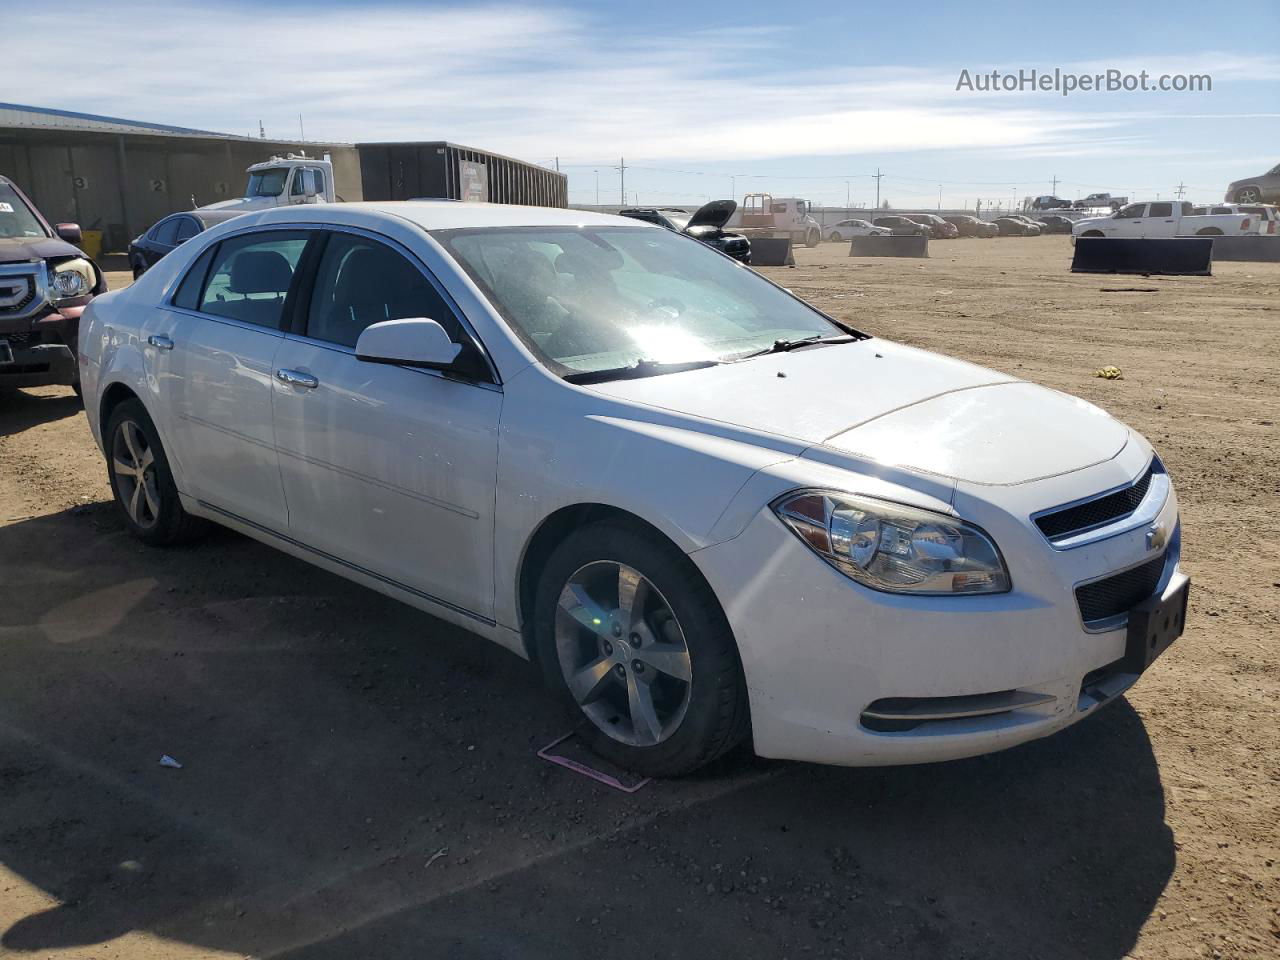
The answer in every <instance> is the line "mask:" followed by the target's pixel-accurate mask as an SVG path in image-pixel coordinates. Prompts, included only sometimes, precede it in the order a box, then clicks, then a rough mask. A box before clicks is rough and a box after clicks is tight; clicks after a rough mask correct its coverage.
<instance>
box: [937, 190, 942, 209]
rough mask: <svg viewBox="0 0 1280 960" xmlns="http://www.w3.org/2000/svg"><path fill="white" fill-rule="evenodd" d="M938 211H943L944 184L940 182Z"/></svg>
mask: <svg viewBox="0 0 1280 960" xmlns="http://www.w3.org/2000/svg"><path fill="white" fill-rule="evenodd" d="M938 212H939V213H941V212H942V184H938Z"/></svg>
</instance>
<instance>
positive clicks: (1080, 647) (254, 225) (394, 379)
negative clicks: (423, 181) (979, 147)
mask: <svg viewBox="0 0 1280 960" xmlns="http://www.w3.org/2000/svg"><path fill="white" fill-rule="evenodd" d="M80 362H81V365H82V366H81V378H82V381H83V384H84V395H85V408H86V411H87V413H88V419H89V424H90V427H91V428H92V430H93V434H94V436H95V438H96V439H97V440H98V442H99V444H100V446H101V448H102V450H103V452H104V454H105V456H106V462H107V468H108V473H109V476H110V481H111V486H112V489H113V491H114V493H115V497H116V500H117V502H118V503H119V507H120V510H121V513H122V515H123V518H124V522H125V523H126V524H127V526H128V527H129V529H130V530H131V531H132V532H133V533H134V534H136V535H137V536H138V537H139V538H140V539H141V540H143V541H144V542H146V543H149V544H154V545H157V546H164V545H168V544H173V543H177V542H179V541H183V540H187V539H190V538H191V537H192V536H193V535H195V534H196V533H198V532H199V530H200V529H201V528H202V527H203V526H205V525H206V524H207V523H208V522H209V521H213V522H216V523H219V524H223V525H225V526H228V527H231V528H232V529H235V530H238V531H240V532H242V533H244V534H247V535H248V536H250V537H255V538H257V539H259V540H261V541H263V542H264V543H268V544H270V545H272V546H274V547H277V548H279V549H280V550H283V551H285V552H286V553H290V554H293V555H294V556H296V557H300V558H302V559H304V560H307V561H309V562H311V563H313V564H315V565H317V566H319V567H322V568H324V569H326V570H330V571H332V572H334V573H337V574H339V575H341V576H344V577H348V578H350V579H352V580H355V581H357V582H358V583H362V584H365V585H367V586H369V587H372V588H373V589H375V590H379V591H381V592H383V593H385V594H387V595H388V596H391V597H395V598H397V599H399V600H402V601H404V602H406V603H409V604H411V605H413V606H416V607H420V608H421V609H423V610H426V611H429V612H430V613H432V614H435V615H436V616H438V617H440V618H442V619H444V620H448V621H451V622H453V623H456V624H459V625H461V626H464V627H467V628H469V629H471V630H473V631H474V632H476V633H477V634H480V635H481V636H483V637H486V638H488V639H490V640H493V641H496V642H497V643H500V644H502V645H503V646H505V647H508V648H510V649H511V650H513V651H515V652H516V653H518V654H520V655H521V656H525V657H529V658H531V659H533V660H535V661H536V662H538V663H539V664H540V665H541V667H542V670H543V671H544V673H545V675H546V677H547V680H548V681H549V683H550V684H551V686H552V687H553V688H554V689H555V691H556V692H557V693H558V695H560V696H561V697H563V699H564V700H565V702H566V704H568V705H569V706H570V708H571V709H572V710H573V711H574V712H575V714H576V716H577V717H578V718H579V719H580V720H581V721H582V722H581V724H580V727H581V729H582V731H583V732H584V735H585V736H586V737H587V738H588V739H589V740H590V742H591V745H592V746H593V748H594V749H595V750H597V751H598V752H599V753H600V754H602V755H604V756H606V757H607V758H609V759H611V760H613V761H615V762H617V763H620V764H622V765H624V766H626V767H629V768H631V769H634V770H636V771H639V772H643V773H648V774H654V775H674V774H680V773H684V772H687V771H690V770H693V769H694V768H696V767H698V766H700V765H702V764H705V763H707V762H708V761H710V760H712V759H714V758H716V757H717V756H720V755H722V754H724V753H725V752H726V751H728V750H729V749H730V748H732V747H733V746H734V745H735V744H738V743H740V742H743V741H746V740H748V739H749V740H750V743H751V744H752V746H753V747H754V749H755V751H756V752H757V753H758V754H761V755H763V756H767V757H785V758H795V759H803V760H814V761H820V762H824V763H841V764H890V763H914V762H920V761H931V760H944V759H948V758H954V757H962V756H967V755H972V754H978V753H984V752H987V751H991V750H997V749H1001V748H1004V747H1009V746H1012V745H1014V744H1017V743H1021V742H1023V741H1027V740H1031V739H1033V738H1036V737H1042V736H1044V735H1046V734H1049V733H1053V732H1054V731H1057V730H1060V729H1062V728H1063V727H1066V726H1067V725H1069V724H1071V723H1073V722H1075V721H1076V720H1079V719H1080V718H1081V717H1083V716H1084V715H1085V714H1087V713H1089V712H1090V711H1092V710H1093V709H1094V708H1095V707H1097V706H1099V705H1100V704H1103V703H1105V702H1106V701H1108V700H1110V699H1112V698H1114V697H1116V696H1117V695H1118V694H1120V693H1121V692H1122V691H1123V690H1125V689H1126V688H1127V687H1129V686H1130V685H1131V684H1132V683H1133V682H1134V681H1135V680H1136V679H1137V677H1138V675H1139V674H1141V673H1142V672H1143V670H1145V669H1146V668H1147V666H1148V665H1149V664H1150V663H1151V662H1152V661H1153V660H1154V659H1155V658H1156V656H1158V655H1159V654H1160V653H1161V652H1162V651H1163V650H1164V649H1165V648H1166V647H1167V646H1168V645H1169V644H1170V643H1171V642H1172V641H1173V640H1174V639H1175V638H1176V637H1177V636H1178V635H1179V634H1180V633H1181V631H1182V626H1183V619H1184V615H1185V610H1186V597H1187V589H1188V581H1187V578H1186V577H1185V576H1184V575H1183V574H1182V573H1181V571H1180V569H1179V565H1178V561H1179V547H1180V539H1179V525H1178V507H1177V500H1176V497H1175V496H1174V493H1173V489H1172V487H1171V485H1170V482H1169V477H1168V474H1167V473H1166V472H1165V469H1164V467H1163V466H1162V464H1161V462H1160V460H1159V459H1158V458H1157V457H1156V456H1155V454H1154V453H1153V452H1152V449H1151V446H1150V445H1149V444H1148V443H1147V441H1146V440H1145V439H1143V438H1142V437H1141V436H1139V435H1138V434H1137V433H1135V432H1134V431H1132V430H1130V429H1129V428H1128V427H1126V426H1125V425H1124V424H1122V423H1119V422H1117V421H1116V420H1114V419H1112V418H1111V417H1110V416H1108V415H1107V414H1106V413H1104V412H1103V411H1101V410H1099V409H1098V408H1097V407H1094V406H1092V405H1090V404H1088V403H1085V402H1083V401H1081V400H1077V399H1075V398H1072V397H1069V396H1066V395H1064V394H1061V393H1057V392H1055V391H1053V390H1049V389H1046V388H1044V387H1040V386H1037V385H1035V384H1032V383H1027V382H1025V381H1022V380H1018V379H1016V378H1014V377H1010V376H1008V375H1006V374H1002V373H996V372H994V371H991V370H986V369H983V368H982V367H977V366H974V365H972V364H969V363H964V362H961V361H958V360H952V359H948V358H946V357H942V356H937V355H935V354H931V353H926V352H924V351H921V350H916V349H912V348H910V347H906V346H902V345H899V344H896V343H892V342H889V341H885V340H881V339H878V338H875V337H871V336H868V335H866V334H864V333H861V332H859V331H857V330H855V329H853V328H851V327H848V326H846V325H845V324H843V323H840V322H838V321H836V320H833V319H832V318H830V317H827V316H825V315H824V314H822V313H821V312H819V311H818V310H816V309H814V308H813V307H811V306H809V305H808V304H806V303H804V302H803V301H802V300H800V299H798V298H796V297H795V296H793V295H792V294H790V293H789V292H788V291H786V290H784V289H782V288H780V287H778V286H775V285H774V284H773V283H770V282H769V281H768V280H766V279H764V278H762V277H761V276H759V275H758V274H756V273H755V272H753V271H752V270H750V269H749V268H746V267H743V266H741V265H739V264H737V263H735V262H734V261H732V260H730V259H728V258H727V257H725V256H723V255H721V254H719V253H717V252H716V251H714V250H711V249H709V248H708V247H706V246H705V245H703V244H700V243H698V242H697V241H696V240H693V239H690V238H688V237H683V236H679V235H677V234H674V233H672V232H671V231H669V230H663V229H661V228H659V227H653V226H650V225H648V224H644V223H640V222H637V221H635V220H624V219H621V218H617V217H610V216H603V215H596V214H589V213H581V212H578V211H572V210H552V209H539V208H530V207H516V206H501V205H486V204H463V203H449V202H416V203H382V204H367V203H366V204H357V203H350V204H334V205H325V206H320V207H311V206H293V207H287V208H281V209H275V210H270V211H264V212H261V213H250V214H246V215H245V216H242V217H239V218H237V219H235V220H232V221H229V222H227V223H225V224H222V225H221V226H218V227H216V228H214V229H212V230H210V231H208V232H206V233H203V234H201V235H200V236H199V237H197V238H195V239H193V240H191V241H189V242H188V243H186V244H184V245H183V246H182V247H181V248H180V249H179V250H177V251H175V252H174V253H172V254H170V255H169V256H168V257H166V258H165V259H164V260H163V261H161V262H160V263H159V264H158V265H157V266H155V267H153V268H152V269H151V270H149V271H148V272H147V273H146V275H145V276H143V277H142V279H141V280H139V281H138V282H137V283H136V284H134V285H133V286H132V287H129V288H128V289H126V290H122V291H118V292H114V293H110V294H107V295H106V296H103V297H99V298H98V299H97V300H95V301H94V302H93V304H92V305H91V306H90V307H89V309H88V310H87V311H86V313H85V315H84V320H83V321H82V323H81V342H80Z"/></svg>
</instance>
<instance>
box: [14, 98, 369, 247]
mask: <svg viewBox="0 0 1280 960" xmlns="http://www.w3.org/2000/svg"><path fill="white" fill-rule="evenodd" d="M303 150H305V151H306V152H307V154H308V155H310V156H321V155H323V154H325V153H328V154H330V158H331V159H332V161H333V165H334V182H335V183H336V184H338V186H339V189H338V192H339V193H340V194H341V195H342V197H343V199H345V200H360V199H362V197H361V194H360V186H359V185H360V162H359V158H358V156H357V154H356V150H355V148H354V147H353V146H351V145H350V144H326V143H303V142H300V141H286V140H263V139H259V138H257V137H238V136H233V135H230V134H225V133H214V132H212V131H209V130H192V129H189V128H186V127H173V126H167V125H165V124H158V123H140V122H138V121H136V120H121V119H118V118H116V117H101V116H95V115H93V114H87V113H75V112H72V111H69V110H50V109H46V108H43V107H30V106H22V105H20V104H13V103H0V173H3V174H5V176H8V177H10V178H11V179H13V180H15V181H16V182H17V183H18V184H19V185H20V186H21V187H22V189H23V191H24V192H25V193H26V194H27V195H28V196H29V197H31V199H32V200H33V201H35V203H36V206H38V207H39V208H40V210H41V212H42V213H44V215H45V217H46V218H47V219H49V220H50V221H54V222H65V221H70V222H75V223H79V224H80V226H81V228H83V229H85V230H100V231H102V233H103V244H104V247H105V249H107V250H123V249H124V248H125V246H126V245H127V244H128V242H129V241H130V240H131V239H133V237H135V236H137V235H138V234H139V233H141V232H142V231H144V230H146V229H147V228H148V227H150V226H151V224H153V223H155V222H156V221H157V220H159V219H160V218H161V217H164V216H166V215H168V214H170V213H174V212H175V211H178V210H189V209H190V208H191V207H192V205H193V204H192V201H193V199H194V201H195V204H196V205H199V204H205V203H213V202H214V201H216V200H227V199H229V198H231V197H237V196H240V195H241V193H242V191H243V189H244V185H245V182H246V179H247V178H246V175H245V172H244V170H245V167H247V166H249V164H251V163H258V162H260V161H262V160H266V159H269V158H270V157H271V156H272V155H273V154H286V153H290V152H293V153H299V152H302V151H303Z"/></svg>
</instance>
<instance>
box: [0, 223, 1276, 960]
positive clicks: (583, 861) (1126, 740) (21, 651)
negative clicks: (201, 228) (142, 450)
mask: <svg viewBox="0 0 1280 960" xmlns="http://www.w3.org/2000/svg"><path fill="white" fill-rule="evenodd" d="M932 246H933V248H934V250H933V254H934V255H933V258H932V259H929V260H924V261H918V260H883V259H849V258H847V257H846V256H845V248H844V247H843V246H842V245H841V246H837V245H826V244H824V245H823V246H822V247H819V248H817V249H814V250H804V249H802V250H800V251H798V253H797V260H798V261H799V265H798V266H797V267H796V268H795V269H781V268H778V269H769V270H766V271H764V272H766V273H768V274H769V275H771V276H773V277H774V278H775V279H777V280H779V282H781V283H783V284H784V285H786V286H788V287H791V288H792V289H794V290H795V291H796V292H797V293H799V294H801V295H803V296H805V297H807V298H809V299H811V300H812V301H813V302H815V303H816V304H817V305H819V306H820V307H822V308H823V309H825V310H827V311H829V312H831V313H833V314H835V315H837V316H840V317H843V318H845V319H847V320H849V321H851V322H853V323H854V324H855V325H857V326H860V327H862V328H863V329H866V330H868V331H870V332H872V333H874V334H877V335H882V336H885V337H888V338H892V339H896V340H902V341H906V342H908V343H912V344H915V345H918V346H923V347H927V348H931V349H936V350H939V351H943V352H946V353H950V354H955V355H958V356H961V357H964V358H966V359H969V360H974V361H977V362H979V363H983V364H987V365H989V366H992V367H996V368H999V369H1002V370H1007V371H1011V372H1013V373H1016V374H1017V375H1019V376H1023V377H1026V378H1028V379H1031V380H1036V381H1039V382H1042V383H1046V384H1048V385H1051V386H1053V387H1058V388H1061V389H1063V390H1066V391H1069V392H1071V393H1075V394H1079V395H1081V396H1084V397H1086V398H1088V399H1089V400H1092V401H1094V402H1096V403H1098V404H1100V405H1102V406H1103V407H1105V408H1107V409H1108V410H1111V411H1112V412H1114V413H1115V414H1116V415H1117V416H1119V417H1120V418H1122V419H1123V420H1125V421H1127V422H1128V423H1130V424H1132V425H1133V426H1134V427H1136V428H1137V429H1139V430H1142V431H1144V432H1145V433H1146V434H1147V435H1148V436H1149V437H1150V438H1151V439H1152V440H1153V442H1155V443H1156V444H1157V446H1158V447H1159V449H1160V451H1161V453H1162V455H1163V456H1164V457H1165V459H1166V462H1167V464H1168V466H1169V469H1170V471H1171V473H1172V474H1173V476H1174V480H1175V483H1176V484H1177V485H1178V488H1179V492H1180V496H1181V498H1182V503H1183V511H1184V512H1183V518H1184V533H1185V536H1184V556H1185V565H1186V567H1187V568H1188V569H1189V571H1190V573H1191V575H1192V578H1193V581H1194V584H1193V590H1192V601H1191V602H1192V611H1191V617H1190V622H1189V628H1188V632H1187V634H1186V635H1185V636H1184V637H1183V638H1182V639H1181V640H1180V641H1179V642H1178V643H1177V644H1176V645H1175V646H1174V647H1173V649H1172V650H1171V651H1170V652H1169V653H1168V654H1166V655H1165V656H1164V657H1163V658H1162V659H1161V660H1160V661H1159V662H1158V663H1157V664H1156V665H1155V666H1153V667H1152V669H1151V670H1150V671H1149V673H1148V674H1147V676H1146V677H1144V678H1143V680H1142V681H1141V683H1140V684H1139V685H1138V686H1137V687H1136V688H1134V690H1132V691H1131V692H1130V694H1129V696H1128V697H1127V698H1126V700H1122V701H1120V702H1118V703H1116V704H1114V705H1112V706H1110V707H1109V708H1108V709H1106V710H1105V711H1103V712H1102V713H1100V714H1099V715H1098V716H1096V717H1094V718H1092V719H1090V720H1089V721H1086V722H1085V723H1082V724H1080V725H1077V726H1076V727H1074V728H1072V729H1071V730H1069V731H1067V732H1065V733H1063V734H1061V735H1059V736H1057V737H1054V738H1051V739H1049V740H1045V741H1042V742H1039V743H1035V744H1031V745H1027V746H1024V747H1020V748H1017V749H1015V750H1012V751H1009V752H1007V753H1004V754H1000V755H998V756H995V757H990V758H983V759H977V760H970V761H962V762H956V763H950V764H943V765H937V766H928V767H913V768H899V769H873V770H847V769H828V768H821V767H813V766H805V765H798V764H782V763H764V762H761V761H753V760H751V759H749V758H746V757H739V758H734V759H732V760H731V761H730V762H726V763H724V764H722V765H720V766H719V767H717V768H715V769H712V770H709V771H706V772H705V773H704V774H703V775H701V776H699V777H696V778H693V779H690V780H686V781H682V782H664V783H655V784H651V785H650V786H648V787H645V788H644V789H642V790H641V791H639V792H638V793H636V794H634V795H631V796H626V795H623V794H620V793H616V792H612V791H609V790H608V789H606V788H604V787H601V786H599V785H597V784H594V783H592V782H590V781H587V780H585V779H582V778H580V777H578V776H576V775H574V774H572V773H569V772H567V771H564V770H561V769H559V768H554V767H551V766H550V765H548V764H546V763H544V762H542V761H540V760H538V759H536V757H535V756H534V752H535V750H536V749H537V748H538V747H540V746H542V745H544V744H546V743H547V742H548V741H550V740H551V739H553V738H554V737H555V736H557V735H559V734H560V733H562V732H563V731H564V729H565V727H564V721H563V717H562V715H561V714H560V713H559V712H558V710H557V708H556V707H555V706H554V705H552V704H550V703H549V702H548V700H547V698H546V697H545V696H544V695H543V693H542V691H541V690H540V688H539V685H538V681H537V679H536V678H535V676H534V674H533V671H532V669H531V668H530V667H528V666H527V665H526V664H524V663H523V662H522V661H520V660H518V659H517V658H515V657H514V656H512V655H510V654H508V653H506V652H504V651H502V650H500V649H498V648H497V647H493V646H490V645H488V644H486V643H484V642H482V641H480V640H478V639H477V638H475V637H474V636H471V635H469V634H467V633H465V632H463V631H461V630H458V629H456V628H453V627H451V626H447V625H445V624H442V623H440V622H438V621H436V620H434V619H432V618H431V617H428V616H426V615H424V614H421V613H418V612H416V611H413V610H410V609H409V608H407V607H403V606H401V605H398V604H396V603H394V602H392V601H390V600H387V599H385V598H383V597H380V596H378V595H376V594H373V593H371V592H369V591H366V590H364V589H362V588H359V587H356V586H354V585H352V584H349V583H347V582H345V581H342V580H339V579H337V578H335V577H332V576H330V575H328V574H326V573H322V572H319V571H317V570H315V569H313V568H311V567H308V566H306V565H304V564H302V563H300V562H299V561H296V560H293V559H290V558H288V557H285V556H284V555H282V554H279V553H276V552H274V551H272V550H270V549H268V548H266V547H264V546H260V545H258V544H256V543H254V542H251V541H248V540H245V539H243V538H241V537H238V536H235V535H233V534H230V533H225V532H224V533H219V534H215V535H214V536H213V537H211V538H210V539H209V540H207V541H206V542H204V543H202V544H201V545H199V546H196V547H193V548H189V549H182V550H174V551H168V552H158V551H154V550H148V549H145V548H142V547H140V546H138V545H137V544H135V543H134V542H133V541H132V540H131V539H130V538H129V537H127V536H126V535H125V533H124V532H123V530H122V527H121V524H120V523H119V522H118V521H117V519H116V516H115V514H114V512H113V508H112V507H111V505H110V504H109V503H108V502H107V498H108V491H107V486H106V482H105V474H104V468H103V464H102V460H101V457H100V455H99V454H98V452H97V451H96V449H94V447H93V445H92V443H91V441H90V438H89V434H88V431H87V428H86V426H85V423H84V420H83V416H82V414H81V411H80V408H79V405H78V403H77V401H76V400H75V398H74V397H73V396H72V395H71V394H70V392H69V391H65V390H62V389H53V388H50V389H42V390H30V391H25V392H11V393H7V394H3V395H0V580H2V581H3V583H4V584H5V585H6V587H7V589H6V590H5V594H4V596H5V601H4V603H3V605H0V955H3V956H25V955H33V956H39V957H41V958H45V957H58V958H62V957H83V958H90V957H92V958H97V960H106V958H115V957H130V958H142V957H146V958H160V957H163V958H191V957H241V956H245V955H252V956H255V957H308V958H311V957H318V958H329V957H332V958H335V960H337V958H343V960H350V958H365V957H368V958H389V960H398V958H406V960H407V958H411V957H412V958H423V957H460V958H497V957H531V958H541V957H554V958H557V960H573V958H584V960H585V958H597V957H599V956H601V955H607V956H609V957H611V958H629V957H695V958H698V960H706V958H711V957H727V956H732V957H750V958H755V957H760V958H769V960H780V958H784V957H787V958H791V960H801V958H814V957H832V958H853V957H868V958H871V957H893V958H895V960H907V958H920V960H926V958H928V960H938V958H952V957H955V958H959V957H982V958H992V957H1009V958H1024V960H1025V958H1028V957H1052V958H1058V957H1064V958H1081V960H1086V958H1087V960H1100V958H1120V957H1201V956H1203V957H1229V958H1234V957H1264V956H1268V957H1274V956H1277V955H1280V907H1278V906H1277V904H1278V903H1280V840H1278V839H1277V835H1278V833H1280V831H1278V827H1280V755H1278V752H1277V744H1278V743H1280V735H1278V734H1280V722H1278V721H1280V707H1278V704H1280V666H1278V665H1277V657H1276V652H1277V626H1278V625H1280V613H1278V611H1280V521H1278V520H1277V511H1276V507H1277V503H1278V502H1280V498H1278V497H1277V494H1280V441H1278V439H1277V437H1278V433H1277V428H1276V424H1275V421H1276V418H1278V417H1280V401H1278V399H1277V394H1278V392H1280V391H1278V390H1277V384H1278V383H1280V336H1278V335H1277V328H1278V327H1280V267H1278V266H1277V265H1274V264H1220V265H1218V266H1216V267H1215V274H1216V275H1215V276H1214V277H1212V278H1149V279H1148V278H1141V277H1114V278H1113V277H1098V276H1073V275H1071V274H1070V273H1069V272H1068V269H1067V267H1068V258H1069V255H1070V247H1069V246H1068V243H1067V241H1066V239H1065V238H1062V237H1045V238H1028V239H1025V240H1023V239H1001V240H995V241H979V240H959V241H951V242H936V243H934V244H933V245H932ZM126 281H127V277H125V276H124V275H119V274H118V275H115V276H113V286H119V285H121V284H123V283H124V282H126ZM1104 288H1105V289H1104ZM1117 288H1120V289H1117ZM1131 288H1141V289H1140V290H1134V289H1131ZM1106 365H1115V366H1118V367H1120V368H1121V369H1122V370H1123V371H1124V379H1123V380H1115V381H1108V380H1102V379H1098V378H1095V377H1094V376H1093V372H1094V370H1095V369H1097V368H1099V367H1102V366H1106ZM163 754H170V755H172V756H174V757H176V758H177V759H178V760H179V761H181V762H182V764H183V765H184V766H183V768H182V769H180V770H176V769H167V768H165V767H162V766H160V765H159V764H158V763H157V761H158V759H159V758H160V756H161V755H163Z"/></svg>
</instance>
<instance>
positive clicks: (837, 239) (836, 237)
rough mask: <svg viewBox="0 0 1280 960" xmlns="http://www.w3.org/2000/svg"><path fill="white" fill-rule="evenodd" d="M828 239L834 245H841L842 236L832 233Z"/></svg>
mask: <svg viewBox="0 0 1280 960" xmlns="http://www.w3.org/2000/svg"><path fill="white" fill-rule="evenodd" d="M827 239H828V240H829V241H831V242H832V243H839V242H840V234H838V233H835V232H832V233H831V234H830V235H829V236H828V237H827Z"/></svg>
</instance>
